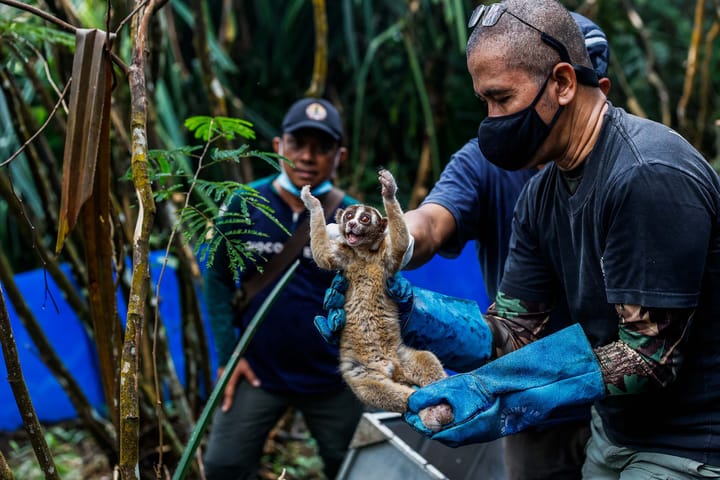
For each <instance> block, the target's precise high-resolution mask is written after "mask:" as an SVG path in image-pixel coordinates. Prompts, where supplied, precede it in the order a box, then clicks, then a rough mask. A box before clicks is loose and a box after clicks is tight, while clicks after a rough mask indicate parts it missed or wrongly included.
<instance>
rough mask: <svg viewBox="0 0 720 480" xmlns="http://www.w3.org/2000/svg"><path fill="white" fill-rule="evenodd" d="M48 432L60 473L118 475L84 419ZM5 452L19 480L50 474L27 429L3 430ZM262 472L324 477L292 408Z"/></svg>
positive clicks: (93, 477)
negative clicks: (40, 461) (43, 467)
mask: <svg viewBox="0 0 720 480" xmlns="http://www.w3.org/2000/svg"><path fill="white" fill-rule="evenodd" d="M45 431H46V434H45V437H46V441H47V443H48V445H49V447H50V449H51V451H52V453H53V458H54V461H55V465H56V467H57V469H58V473H59V474H60V478H62V479H63V480H112V478H113V475H112V467H111V466H110V465H108V462H107V459H106V458H105V455H103V454H102V452H101V451H100V450H99V449H98V448H97V446H96V445H95V442H93V440H92V438H91V437H90V436H89V435H88V434H87V433H85V432H84V431H83V430H82V426H81V425H80V424H79V423H77V422H63V423H61V424H58V425H53V426H46V427H45ZM0 451H1V452H2V454H3V455H4V456H5V459H6V460H7V461H8V463H9V464H10V468H11V470H12V471H13V474H14V475H15V478H16V480H35V479H37V480H41V479H42V478H44V476H43V474H42V471H41V470H40V467H39V466H38V463H37V460H36V458H35V453H34V452H33V449H32V446H31V444H30V441H29V437H28V435H27V433H25V431H24V430H18V431H15V432H0ZM260 477H261V478H262V479H263V480H278V479H280V478H282V479H283V480H324V478H325V477H324V475H323V474H322V461H321V460H320V457H318V455H317V449H316V446H315V443H314V441H313V440H312V439H311V438H310V436H309V434H308V432H307V429H306V427H305V424H304V422H303V420H302V416H300V415H295V414H294V412H288V415H286V417H285V418H284V419H283V420H281V421H280V422H279V423H278V425H277V426H276V428H275V429H274V430H273V432H272V433H271V434H270V436H269V437H268V441H267V442H266V444H265V448H264V454H263V457H262V460H261V470H260ZM188 480H190V477H189V476H188Z"/></svg>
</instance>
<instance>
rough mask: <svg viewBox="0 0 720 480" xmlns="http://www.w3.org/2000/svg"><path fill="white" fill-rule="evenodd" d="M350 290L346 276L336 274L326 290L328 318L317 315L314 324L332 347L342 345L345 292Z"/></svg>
mask: <svg viewBox="0 0 720 480" xmlns="http://www.w3.org/2000/svg"><path fill="white" fill-rule="evenodd" d="M347 288H348V281H347V279H346V278H345V276H344V275H343V274H342V273H340V272H338V273H337V274H335V277H334V278H333V280H332V282H331V283H330V286H329V287H328V288H327V290H325V298H324V299H323V308H324V309H325V310H327V312H328V313H327V316H322V315H317V316H316V317H315V320H314V323H315V328H317V329H318V332H320V335H322V337H323V338H324V339H325V341H326V342H328V343H329V344H331V345H337V344H338V343H340V332H342V329H343V327H345V309H344V308H343V307H344V306H345V292H346V291H347Z"/></svg>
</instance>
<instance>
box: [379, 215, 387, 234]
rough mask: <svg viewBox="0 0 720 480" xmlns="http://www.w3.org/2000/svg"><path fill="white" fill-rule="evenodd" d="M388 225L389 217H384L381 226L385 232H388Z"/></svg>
mask: <svg viewBox="0 0 720 480" xmlns="http://www.w3.org/2000/svg"><path fill="white" fill-rule="evenodd" d="M387 224H388V219H387V217H382V218H381V219H380V226H382V229H383V231H385V230H387Z"/></svg>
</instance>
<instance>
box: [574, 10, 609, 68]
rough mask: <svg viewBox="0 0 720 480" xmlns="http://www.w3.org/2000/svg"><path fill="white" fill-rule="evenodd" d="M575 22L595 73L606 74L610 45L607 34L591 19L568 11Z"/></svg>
mask: <svg viewBox="0 0 720 480" xmlns="http://www.w3.org/2000/svg"><path fill="white" fill-rule="evenodd" d="M570 15H572V17H573V19H574V20H575V23H577V24H578V26H579V27H580V31H581V32H582V34H583V36H584V37H585V48H587V51H588V53H589V54H590V61H591V62H592V64H593V68H594V69H595V73H596V74H597V76H598V78H605V77H607V76H608V73H607V72H608V64H609V63H610V45H609V44H608V40H607V36H605V32H603V31H602V30H601V29H600V27H598V26H597V25H596V24H595V23H594V22H593V21H592V20H590V19H589V18H587V17H584V16H582V15H580V14H579V13H576V12H570Z"/></svg>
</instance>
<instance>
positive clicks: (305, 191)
mask: <svg viewBox="0 0 720 480" xmlns="http://www.w3.org/2000/svg"><path fill="white" fill-rule="evenodd" d="M300 199H302V201H303V203H304V204H305V208H307V209H308V210H312V209H313V208H320V207H322V205H321V204H320V200H318V199H317V198H315V197H314V196H313V194H312V193H310V185H305V186H304V187H302V190H300Z"/></svg>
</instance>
